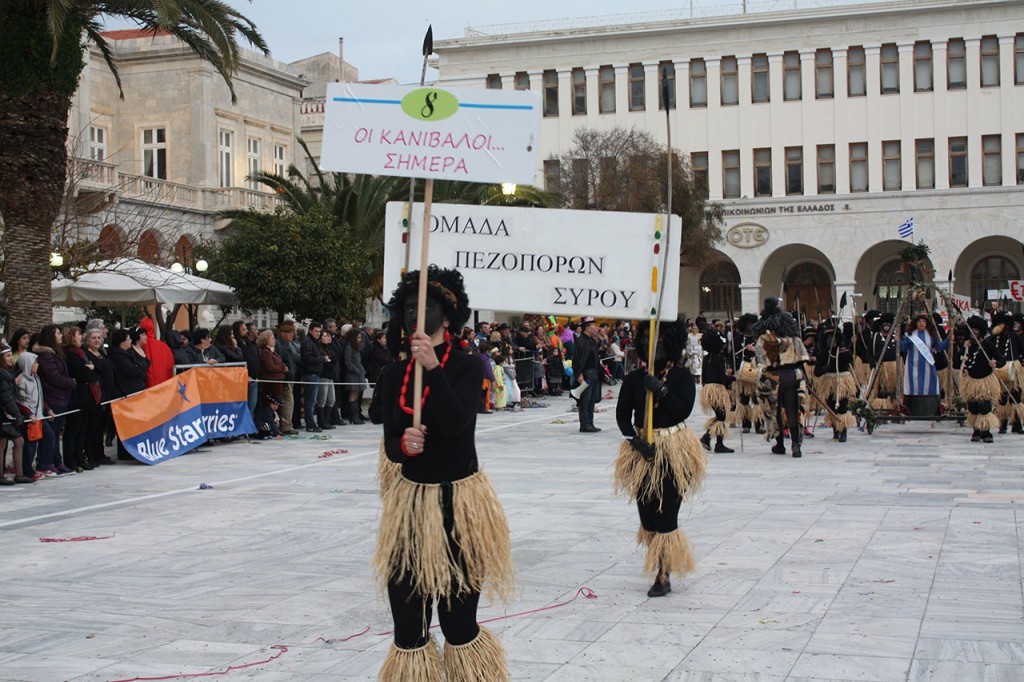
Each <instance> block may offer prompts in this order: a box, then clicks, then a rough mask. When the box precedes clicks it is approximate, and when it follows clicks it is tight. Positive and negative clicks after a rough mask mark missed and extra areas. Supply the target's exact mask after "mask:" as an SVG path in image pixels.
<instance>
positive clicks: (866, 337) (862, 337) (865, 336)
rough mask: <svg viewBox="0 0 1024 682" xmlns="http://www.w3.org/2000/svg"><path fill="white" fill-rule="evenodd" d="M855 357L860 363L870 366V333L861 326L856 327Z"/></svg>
mask: <svg viewBox="0 0 1024 682" xmlns="http://www.w3.org/2000/svg"><path fill="white" fill-rule="evenodd" d="M855 333H856V335H857V357H858V358H860V360H861V362H864V363H866V364H869V365H870V364H871V363H872V359H871V336H872V335H871V331H870V330H869V329H868V328H867V327H866V326H863V325H858V327H857V331H856V332H855Z"/></svg>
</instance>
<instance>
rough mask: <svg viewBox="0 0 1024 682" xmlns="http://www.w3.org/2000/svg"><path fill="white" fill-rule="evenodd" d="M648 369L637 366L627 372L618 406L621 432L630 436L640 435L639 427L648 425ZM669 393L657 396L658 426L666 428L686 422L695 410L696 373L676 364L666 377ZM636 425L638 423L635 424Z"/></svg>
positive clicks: (616, 415) (655, 411) (616, 419)
mask: <svg viewBox="0 0 1024 682" xmlns="http://www.w3.org/2000/svg"><path fill="white" fill-rule="evenodd" d="M644 376H646V372H644V371H643V370H640V369H635V370H633V371H632V372H630V373H629V374H627V375H626V378H625V379H624V380H623V382H622V389H621V390H620V391H619V402H618V403H617V404H616V406H615V421H616V422H617V423H618V425H619V431H621V432H622V435H623V436H626V437H627V438H633V437H634V436H636V435H637V429H638V428H641V427H643V426H644V424H645V419H644V415H645V409H646V406H647V389H646V388H644ZM665 386H666V387H667V388H668V394H666V395H665V396H664V397H663V398H655V400H654V403H655V406H654V428H656V429H665V428H668V427H670V426H675V425H676V424H678V423H680V422H682V421H683V420H685V419H686V418H687V417H689V416H690V412H692V411H693V401H694V399H695V398H696V396H697V387H696V385H695V384H694V383H693V375H692V374H690V373H689V372H688V371H686V370H685V369H683V368H681V367H673V368H672V369H670V370H669V372H668V376H667V377H665ZM634 424H635V425H636V426H634Z"/></svg>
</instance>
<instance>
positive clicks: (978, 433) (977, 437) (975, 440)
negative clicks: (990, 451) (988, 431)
mask: <svg viewBox="0 0 1024 682" xmlns="http://www.w3.org/2000/svg"><path fill="white" fill-rule="evenodd" d="M971 442H972V443H980V442H981V431H979V430H978V429H974V433H972V434H971Z"/></svg>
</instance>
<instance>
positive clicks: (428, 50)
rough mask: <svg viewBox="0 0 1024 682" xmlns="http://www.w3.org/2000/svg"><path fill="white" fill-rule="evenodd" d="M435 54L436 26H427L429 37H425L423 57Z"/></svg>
mask: <svg viewBox="0 0 1024 682" xmlns="http://www.w3.org/2000/svg"><path fill="white" fill-rule="evenodd" d="M432 54H434V25H433V24H428V25H427V35H425V36H423V56H424V57H429V56H430V55H432Z"/></svg>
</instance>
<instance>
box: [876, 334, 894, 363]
mask: <svg viewBox="0 0 1024 682" xmlns="http://www.w3.org/2000/svg"><path fill="white" fill-rule="evenodd" d="M885 337H886V335H885V334H882V333H881V332H875V334H874V336H873V337H872V339H871V358H872V364H874V363H876V362H896V354H897V352H899V344H898V343H896V335H895V334H893V335H892V338H890V339H889V343H888V345H886V343H885Z"/></svg>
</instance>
